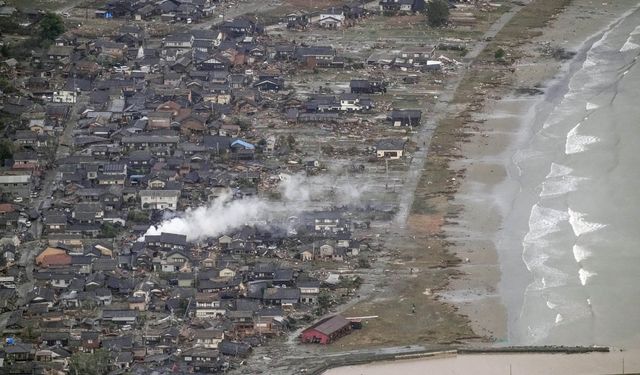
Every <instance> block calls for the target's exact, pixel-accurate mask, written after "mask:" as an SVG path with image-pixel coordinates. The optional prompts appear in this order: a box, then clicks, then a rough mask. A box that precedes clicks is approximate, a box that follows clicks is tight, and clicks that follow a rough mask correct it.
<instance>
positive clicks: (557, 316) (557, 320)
mask: <svg viewBox="0 0 640 375" xmlns="http://www.w3.org/2000/svg"><path fill="white" fill-rule="evenodd" d="M563 320H564V318H563V317H562V315H561V314H558V315H556V324H560V323H562V321H563Z"/></svg>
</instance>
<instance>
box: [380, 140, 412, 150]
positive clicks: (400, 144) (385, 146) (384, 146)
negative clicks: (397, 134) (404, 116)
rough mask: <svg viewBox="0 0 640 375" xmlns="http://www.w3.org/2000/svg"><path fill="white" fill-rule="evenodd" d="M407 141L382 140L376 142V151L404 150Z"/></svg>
mask: <svg viewBox="0 0 640 375" xmlns="http://www.w3.org/2000/svg"><path fill="white" fill-rule="evenodd" d="M405 143H406V141H405V140H404V139H393V138H391V139H381V140H379V141H378V142H376V145H375V148H376V150H403V149H404V145H405Z"/></svg>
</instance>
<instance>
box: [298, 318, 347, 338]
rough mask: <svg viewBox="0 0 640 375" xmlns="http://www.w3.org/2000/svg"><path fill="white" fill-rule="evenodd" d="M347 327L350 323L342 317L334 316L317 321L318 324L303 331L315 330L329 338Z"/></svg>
mask: <svg viewBox="0 0 640 375" xmlns="http://www.w3.org/2000/svg"><path fill="white" fill-rule="evenodd" d="M349 325H351V322H350V321H348V320H347V319H346V318H345V317H343V316H342V315H334V316H331V317H328V318H326V319H323V320H321V321H319V322H318V323H316V324H314V325H312V326H311V327H309V328H307V329H305V331H309V330H315V331H318V332H320V333H323V334H325V335H327V336H329V335H332V334H333V333H335V332H337V331H339V330H341V329H343V328H344V327H346V326H349Z"/></svg>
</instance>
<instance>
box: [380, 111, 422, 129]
mask: <svg viewBox="0 0 640 375" xmlns="http://www.w3.org/2000/svg"><path fill="white" fill-rule="evenodd" d="M388 118H389V120H390V121H391V124H392V125H393V126H395V127H398V126H410V127H414V126H419V125H420V119H421V118H422V111H420V110H418V109H397V110H393V111H392V112H391V113H390V114H389V117H388Z"/></svg>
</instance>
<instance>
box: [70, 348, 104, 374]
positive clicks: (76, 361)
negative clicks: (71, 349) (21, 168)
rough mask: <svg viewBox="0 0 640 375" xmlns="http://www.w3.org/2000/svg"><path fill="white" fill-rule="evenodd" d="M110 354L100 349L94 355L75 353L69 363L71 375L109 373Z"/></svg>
mask: <svg viewBox="0 0 640 375" xmlns="http://www.w3.org/2000/svg"><path fill="white" fill-rule="evenodd" d="M109 359H110V358H109V352H107V351H106V350H104V349H98V350H96V351H95V352H93V353H81V352H78V353H74V354H73V355H72V356H71V359H70V361H69V374H71V375H105V374H107V373H108V372H109Z"/></svg>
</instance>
